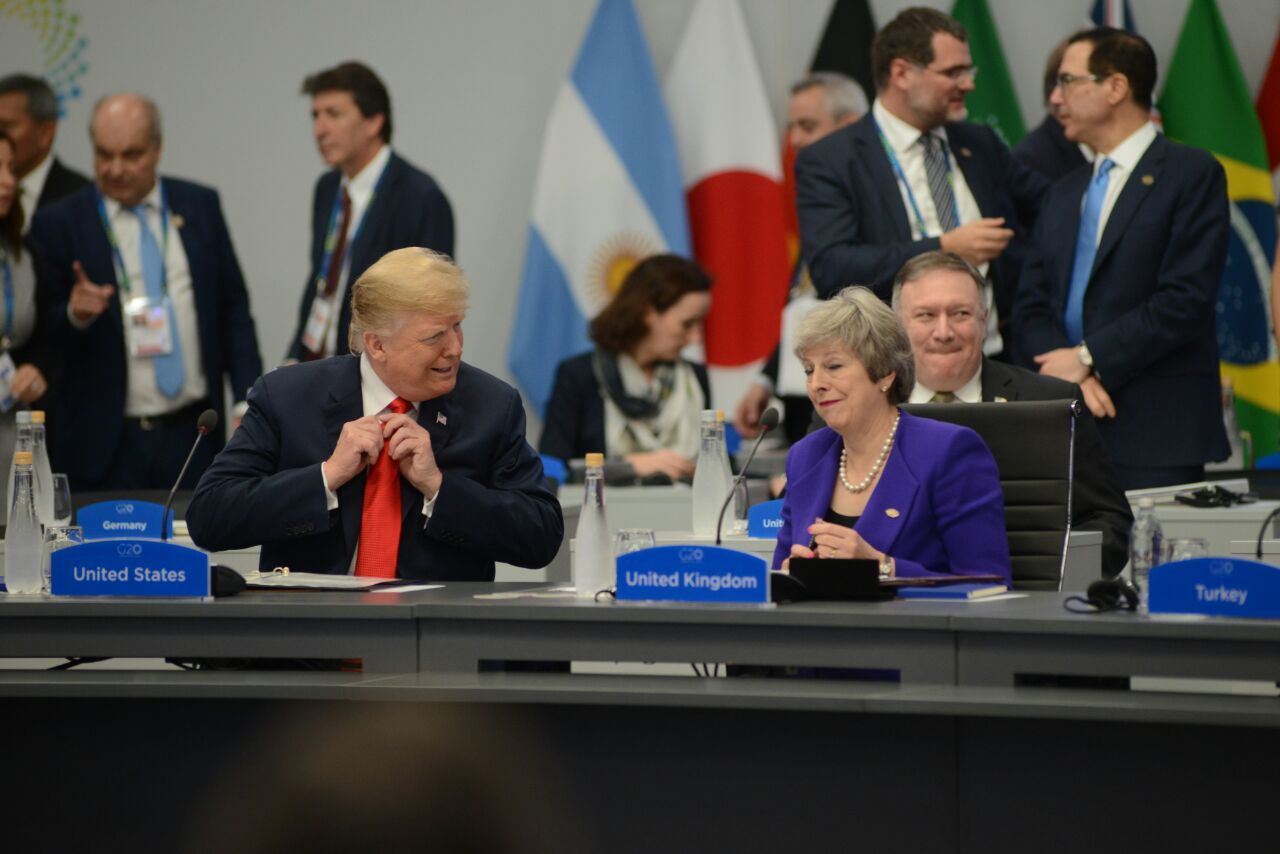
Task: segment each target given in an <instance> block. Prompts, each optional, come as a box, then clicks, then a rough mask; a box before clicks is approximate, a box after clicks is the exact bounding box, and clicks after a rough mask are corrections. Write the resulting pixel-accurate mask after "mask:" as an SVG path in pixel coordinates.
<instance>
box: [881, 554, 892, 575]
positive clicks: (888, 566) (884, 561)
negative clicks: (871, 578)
mask: <svg viewBox="0 0 1280 854" xmlns="http://www.w3.org/2000/svg"><path fill="white" fill-rule="evenodd" d="M880 577H881V578H893V558H891V557H889V556H888V555H880Z"/></svg>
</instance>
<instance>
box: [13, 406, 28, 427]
mask: <svg viewBox="0 0 1280 854" xmlns="http://www.w3.org/2000/svg"><path fill="white" fill-rule="evenodd" d="M14 418H16V419H17V421H18V423H19V424H30V423H31V410H29V409H19V410H18V412H17V413H16V414H15V415H14Z"/></svg>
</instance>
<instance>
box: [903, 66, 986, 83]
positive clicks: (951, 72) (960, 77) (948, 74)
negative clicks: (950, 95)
mask: <svg viewBox="0 0 1280 854" xmlns="http://www.w3.org/2000/svg"><path fill="white" fill-rule="evenodd" d="M916 67H917V68H923V69H924V70H925V71H932V72H933V73H934V74H940V75H942V76H943V77H945V78H947V79H948V80H950V81H951V82H952V83H963V82H964V81H966V80H968V81H969V82H970V83H973V82H975V81H977V79H978V66H976V65H958V66H956V67H955V68H947V69H942V70H939V69H937V68H930V67H929V66H927V65H918V66H916Z"/></svg>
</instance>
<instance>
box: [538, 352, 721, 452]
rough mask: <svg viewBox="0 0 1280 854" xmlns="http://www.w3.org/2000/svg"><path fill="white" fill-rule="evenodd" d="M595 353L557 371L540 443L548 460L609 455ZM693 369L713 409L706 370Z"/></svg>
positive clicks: (573, 359) (581, 355) (578, 357)
mask: <svg viewBox="0 0 1280 854" xmlns="http://www.w3.org/2000/svg"><path fill="white" fill-rule="evenodd" d="M593 352H594V351H590V352H587V353H579V354H578V355H576V356H570V357H569V358H568V359H565V360H564V361H563V362H561V363H560V364H559V366H557V368H556V380H555V384H554V385H553V386H552V388H551V399H550V400H549V401H548V402H547V415H546V417H545V418H544V419H542V438H541V439H540V440H539V441H538V450H539V451H541V452H542V453H544V454H546V455H547V456H549V457H556V458H557V459H561V460H571V459H576V458H578V457H582V456H584V455H585V454H590V453H602V454H608V453H609V449H608V448H606V447H605V446H604V396H603V395H604V392H603V391H602V390H601V388H600V383H599V381H598V380H597V379H596V373H595V370H594V369H593V368H592V365H591V357H592V353H593ZM692 367H693V372H694V373H695V374H697V376H698V385H700V386H701V387H702V400H703V403H704V404H705V405H704V407H703V408H704V409H705V408H707V407H709V406H710V405H711V391H710V388H709V386H708V382H707V369H706V367H705V366H703V365H698V364H694V365H693V366H692ZM615 456H616V455H615Z"/></svg>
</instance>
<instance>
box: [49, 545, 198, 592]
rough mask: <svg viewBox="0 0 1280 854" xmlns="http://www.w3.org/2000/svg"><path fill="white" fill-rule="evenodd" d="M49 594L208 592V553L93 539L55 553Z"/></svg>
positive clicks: (183, 548)
mask: <svg viewBox="0 0 1280 854" xmlns="http://www.w3.org/2000/svg"><path fill="white" fill-rule="evenodd" d="M49 583H50V592H52V593H53V595H54V596H163V597H205V596H208V595H209V555H208V553H207V552H203V551H201V550H200V549H193V548H189V547H188V546H179V545H175V544H174V543H162V542H160V541H159V540H135V539H127V540H124V539H121V540H95V541H93V542H89V543H84V544H83V545H79V546H70V547H68V548H65V549H60V550H58V551H56V552H54V553H53V554H52V555H51V556H50V559H49Z"/></svg>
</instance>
